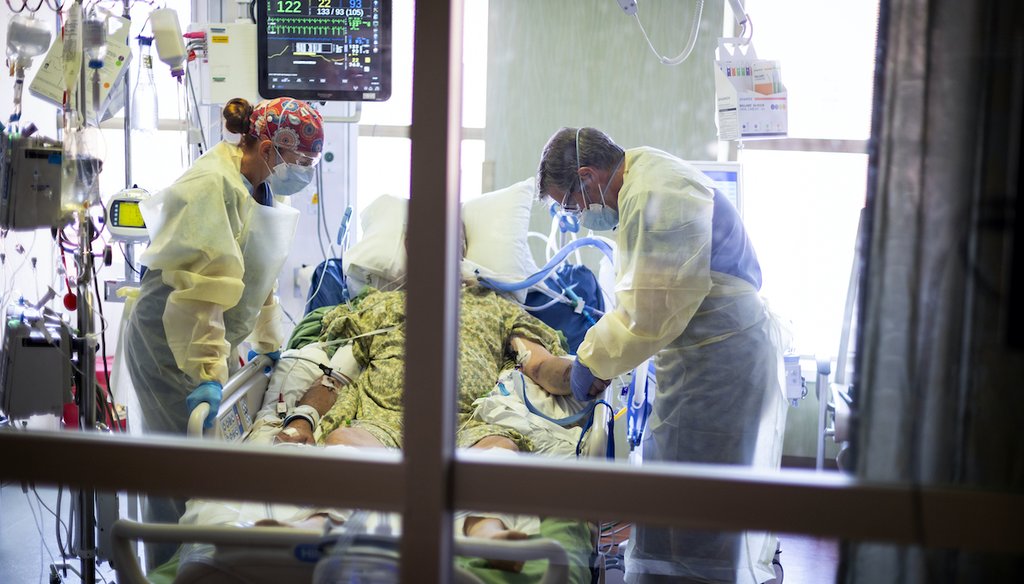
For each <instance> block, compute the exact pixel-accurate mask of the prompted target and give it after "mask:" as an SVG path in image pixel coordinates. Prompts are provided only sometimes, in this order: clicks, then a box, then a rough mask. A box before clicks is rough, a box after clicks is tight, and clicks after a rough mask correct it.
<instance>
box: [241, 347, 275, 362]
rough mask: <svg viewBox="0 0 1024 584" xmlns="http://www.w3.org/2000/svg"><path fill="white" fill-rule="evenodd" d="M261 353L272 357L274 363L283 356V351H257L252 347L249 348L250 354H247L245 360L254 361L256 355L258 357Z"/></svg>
mask: <svg viewBox="0 0 1024 584" xmlns="http://www.w3.org/2000/svg"><path fill="white" fill-rule="evenodd" d="M260 355H266V356H267V357H270V360H271V361H273V362H274V363H277V360H278V359H280V358H281V351H271V352H269V353H257V352H256V351H254V350H252V349H250V350H249V354H248V355H246V357H245V362H246V363H248V362H249V361H252V360H253V359H255V358H256V357H258V356H260Z"/></svg>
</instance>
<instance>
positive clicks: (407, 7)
mask: <svg viewBox="0 0 1024 584" xmlns="http://www.w3.org/2000/svg"><path fill="white" fill-rule="evenodd" d="M414 11H415V3H414V2H413V0H394V1H393V2H392V13H391V27H392V32H391V42H392V47H391V99H389V100H387V101H380V102H376V101H368V102H365V103H363V114H362V118H361V119H360V122H359V123H360V124H363V125H382V126H408V125H409V124H410V123H411V122H412V43H413V16H414Z"/></svg>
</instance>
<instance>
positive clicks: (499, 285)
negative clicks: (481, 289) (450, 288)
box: [479, 237, 615, 292]
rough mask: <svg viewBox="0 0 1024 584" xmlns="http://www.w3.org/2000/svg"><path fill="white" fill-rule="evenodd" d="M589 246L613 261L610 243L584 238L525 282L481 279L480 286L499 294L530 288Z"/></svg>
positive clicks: (563, 249)
mask: <svg viewBox="0 0 1024 584" xmlns="http://www.w3.org/2000/svg"><path fill="white" fill-rule="evenodd" d="M587 245H590V246H593V247H596V248H597V249H598V250H600V251H601V253H603V254H604V255H605V256H606V257H607V258H608V259H609V260H613V258H614V255H615V254H614V252H612V247H611V246H610V245H608V243H606V242H604V241H602V240H600V239H597V238H596V237H582V238H580V239H577V240H576V241H573V242H572V243H570V244H568V245H566V246H565V247H563V248H562V249H560V250H559V251H558V253H556V254H555V255H554V257H552V258H551V259H550V260H549V261H548V263H547V264H545V265H544V267H543V268H541V269H540V270H539V271H537V272H535V273H534V274H533V275H532V276H530V277H529V278H527V279H525V280H520V281H519V282H500V281H498V280H495V279H493V278H486V277H480V278H479V281H480V284H481V285H483V286H486V287H488V288H490V289H492V290H497V291H499V292H517V291H519V290H523V289H526V288H530V287H532V286H535V285H536V284H537V283H539V282H541V281H542V280H544V278H546V277H547V276H548V274H550V273H551V272H552V271H554V270H555V268H557V267H558V265H559V264H561V263H562V261H564V260H565V258H566V256H568V255H569V254H570V253H572V252H573V251H575V250H576V249H578V248H581V247H584V246H587Z"/></svg>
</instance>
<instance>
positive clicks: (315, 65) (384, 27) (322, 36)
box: [256, 0, 391, 101]
mask: <svg viewBox="0 0 1024 584" xmlns="http://www.w3.org/2000/svg"><path fill="white" fill-rule="evenodd" d="M256 7H257V10H256V47H257V67H258V70H259V77H258V82H259V92H260V95H262V96H263V97H265V98H272V97H285V96H287V97H294V98H296V99H304V100H306V101H386V100H387V99H388V98H390V97H391V0H280V1H277V2H257V3H256Z"/></svg>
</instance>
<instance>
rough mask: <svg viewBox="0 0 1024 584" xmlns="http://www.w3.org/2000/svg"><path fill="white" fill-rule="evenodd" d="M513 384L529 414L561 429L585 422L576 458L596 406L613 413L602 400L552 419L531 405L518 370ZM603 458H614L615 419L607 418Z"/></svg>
mask: <svg viewBox="0 0 1024 584" xmlns="http://www.w3.org/2000/svg"><path fill="white" fill-rule="evenodd" d="M515 382H516V383H515V385H516V387H515V391H516V393H518V394H519V395H520V396H521V397H522V398H523V404H524V405H526V409H527V410H529V411H530V413H531V414H533V415H535V416H539V417H541V418H543V419H545V420H547V421H549V422H551V423H552V424H557V425H559V426H562V427H563V428H565V427H568V426H574V425H576V424H579V423H580V422H582V421H584V420H586V421H585V422H584V423H583V429H582V431H581V432H580V439H579V441H578V442H577V443H576V456H579V455H580V452H581V451H582V449H583V436H585V435H586V433H587V430H589V429H590V427H591V426H592V425H593V424H594V410H595V409H597V406H598V405H603V406H605V407H606V408H608V409H609V410H612V411H613V412H614V410H613V409H612V406H611V405H610V404H609V403H608V402H606V401H604V400H595V401H592V402H589V403H588V404H587V405H586V406H584V407H583V409H582V410H580V411H578V412H576V413H575V414H570V415H568V416H566V417H564V418H552V417H551V416H549V415H547V414H545V413H544V412H542V411H540V410H539V409H537V406H535V405H533V403H532V402H531V401H530V398H529V396H528V395H526V378H525V377H524V376H523V372H522V371H520V370H519V369H518V368H517V369H516V376H515ZM501 389H504V386H503V385H502V386H501ZM605 456H607V457H608V458H609V459H614V458H615V418H614V417H613V416H609V417H608V443H607V446H606V448H605Z"/></svg>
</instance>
